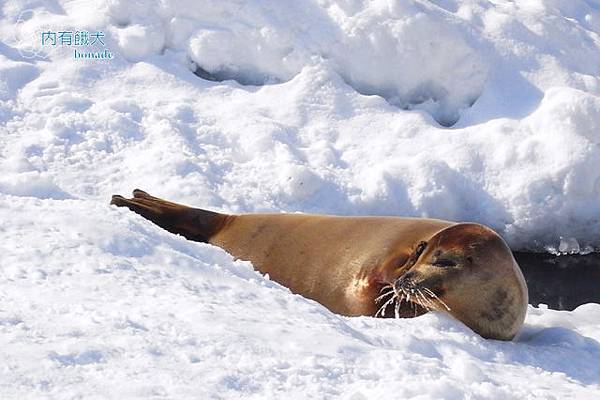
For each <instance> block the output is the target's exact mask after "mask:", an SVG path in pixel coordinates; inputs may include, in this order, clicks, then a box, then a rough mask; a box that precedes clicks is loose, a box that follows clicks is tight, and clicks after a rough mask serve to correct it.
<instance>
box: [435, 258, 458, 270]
mask: <svg viewBox="0 0 600 400" xmlns="http://www.w3.org/2000/svg"><path fill="white" fill-rule="evenodd" d="M433 265H435V266H436V267H442V268H443V267H456V263H455V262H454V261H452V260H448V259H445V258H438V259H437V260H435V261H434V263H433Z"/></svg>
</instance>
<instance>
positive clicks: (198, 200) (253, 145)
mask: <svg viewBox="0 0 600 400" xmlns="http://www.w3.org/2000/svg"><path fill="white" fill-rule="evenodd" d="M28 4H29V3H19V2H15V1H10V2H7V3H6V5H5V6H4V8H3V14H2V15H3V17H2V19H1V20H0V31H1V32H2V34H3V37H6V38H7V39H6V42H5V43H6V44H2V45H0V121H2V124H0V133H2V134H1V135H0V164H1V165H2V168H3V176H2V177H1V178H0V193H5V194H14V195H19V196H25V195H28V196H34V197H38V198H85V199H96V200H101V201H105V199H106V198H108V196H110V194H112V193H114V192H118V191H124V190H130V189H131V188H134V187H142V188H144V189H147V190H149V191H151V192H153V193H155V194H157V195H159V196H163V197H168V198H171V199H173V200H175V201H180V202H186V203H190V204H193V205H197V206H203V207H216V208H221V209H224V210H227V211H231V212H249V211H292V212H295V211H303V212H317V213H337V214H388V215H404V216H422V217H436V218H444V219H451V220H457V221H458V220H461V221H474V222H480V223H483V224H486V225H489V226H491V227H492V228H493V229H495V230H497V231H498V232H499V233H500V234H501V235H502V236H503V237H504V238H505V239H506V240H507V241H508V242H509V244H510V245H511V246H512V247H513V248H514V249H534V250H544V249H557V248H559V247H560V246H561V245H560V243H561V241H568V242H569V243H571V242H577V243H578V246H579V249H580V250H581V251H592V250H598V249H600V240H599V239H598V238H600V219H599V218H598V215H600V203H599V202H598V201H597V200H598V198H599V196H600V149H599V147H598V142H599V139H598V138H599V135H598V126H599V121H600V111H599V104H600V81H599V79H600V78H599V77H600V34H599V33H600V23H599V22H598V21H600V11H599V10H598V7H595V6H594V3H592V2H589V1H583V0H574V1H572V2H556V1H549V0H535V1H529V2H526V3H522V2H520V3H515V2H504V1H502V2H488V1H483V0H481V1H479V0H477V1H470V2H456V1H435V2H432V1H417V0H412V1H405V2H390V1H373V2H355V1H327V0H320V1H317V2H309V3H302V4H300V3H298V4H296V3H293V2H269V1H247V2H234V1H221V2H208V3H206V2H204V3H202V4H200V3H197V2H194V1H191V0H189V1H188V0H178V1H175V0H161V1H158V0H155V1H154V0H148V1H135V2H131V1H124V0H113V1H110V2H106V3H97V2H91V1H83V2H61V1H59V2H56V3H52V4H50V3H48V4H46V5H44V4H41V3H38V2H33V3H31V4H29V5H28ZM23 16H27V18H26V19H24V17H23ZM67 28H69V29H80V30H83V29H87V30H89V31H97V30H101V31H103V32H105V34H106V37H105V38H104V40H105V42H106V46H105V47H104V48H106V49H109V50H110V51H111V52H113V53H114V55H115V57H114V58H113V59H111V60H104V61H99V60H95V61H93V60H76V59H73V56H72V48H69V47H68V46H62V47H61V46H57V47H53V48H47V47H46V48H35V47H32V46H34V45H35V44H36V43H38V42H39V37H36V40H37V41H35V40H34V41H33V42H32V41H31V40H30V39H31V37H29V40H26V39H28V37H26V34H29V35H31V34H34V33H35V32H39V31H40V30H42V29H55V30H62V29H67ZM15 32H17V33H18V35H17V36H18V37H15ZM24 35H25V37H24ZM38 47H39V46H38ZM99 48H100V49H102V48H103V47H102V46H101V47H99ZM32 53H35V54H34V55H33V56H32ZM36 57H37V58H36ZM194 72H195V73H196V75H194ZM199 76H200V77H201V78H199ZM202 78H205V79H202ZM231 79H233V80H231ZM440 124H442V125H443V126H440ZM447 125H452V128H451V129H448V128H445V127H444V126H447ZM24 165H27V168H26V169H22V168H24V167H23V166H24ZM571 247H573V246H571ZM571 247H570V248H571Z"/></svg>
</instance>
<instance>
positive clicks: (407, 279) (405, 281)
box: [394, 271, 415, 291]
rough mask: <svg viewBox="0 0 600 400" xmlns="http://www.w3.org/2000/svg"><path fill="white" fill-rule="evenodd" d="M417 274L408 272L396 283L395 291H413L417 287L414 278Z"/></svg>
mask: <svg viewBox="0 0 600 400" xmlns="http://www.w3.org/2000/svg"><path fill="white" fill-rule="evenodd" d="M414 277H415V273H414V272H412V271H408V272H407V273H405V274H404V275H402V276H401V277H400V278H398V279H396V281H395V282H394V289H396V290H397V291H400V290H408V289H412V288H413V287H414V286H415V282H414V280H413V278H414Z"/></svg>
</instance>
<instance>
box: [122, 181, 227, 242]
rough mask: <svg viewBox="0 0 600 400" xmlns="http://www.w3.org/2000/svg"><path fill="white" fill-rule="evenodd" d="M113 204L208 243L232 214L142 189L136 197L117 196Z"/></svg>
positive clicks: (137, 191)
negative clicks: (203, 208)
mask: <svg viewBox="0 0 600 400" xmlns="http://www.w3.org/2000/svg"><path fill="white" fill-rule="evenodd" d="M110 204H113V205H115V206H117V207H127V208H129V209H130V210H131V211H133V212H135V213H137V214H139V215H141V216H142V217H144V218H146V219H148V220H150V221H152V222H154V223H155V224H156V225H158V226H160V227H161V228H163V229H166V230H167V231H169V232H171V233H177V234H180V235H182V236H184V237H185V238H186V239H189V240H194V241H197V242H208V241H209V240H210V238H211V236H212V235H214V234H215V233H217V232H218V231H219V230H220V229H221V227H222V226H223V225H224V224H225V223H226V221H227V218H228V215H226V214H219V213H216V212H212V211H208V210H202V209H200V208H192V207H187V206H184V205H182V204H177V203H172V202H170V201H166V200H163V199H159V198H158V197H154V196H151V195H149V194H148V193H146V192H144V191H143V190H140V189H135V190H134V191H133V198H132V199H126V198H124V197H123V196H120V195H114V196H113V197H112V200H111V201H110Z"/></svg>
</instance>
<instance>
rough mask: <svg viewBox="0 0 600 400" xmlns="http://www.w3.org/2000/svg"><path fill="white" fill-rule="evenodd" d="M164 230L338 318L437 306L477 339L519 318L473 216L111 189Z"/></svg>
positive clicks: (496, 245) (494, 335) (521, 287)
mask: <svg viewBox="0 0 600 400" xmlns="http://www.w3.org/2000/svg"><path fill="white" fill-rule="evenodd" d="M111 204H113V205H116V206H119V207H128V208H129V209H130V210H132V211H134V212H136V213H138V214H140V215H141V216H142V217H144V218H146V219H149V220H150V221H152V222H154V223H155V224H157V225H159V226H160V227H162V228H164V229H166V230H167V231H169V232H172V233H176V234H180V235H183V236H184V237H186V238H187V239H190V240H194V241H200V242H207V243H211V244H213V245H216V246H219V247H221V248H223V249H224V250H226V251H227V252H229V253H230V254H231V255H233V256H234V257H235V258H238V259H243V260H248V261H251V262H252V264H253V265H254V267H255V268H256V269H257V270H258V271H260V272H261V273H263V274H265V273H268V274H269V275H270V277H271V279H273V280H274V281H276V282H278V283H280V284H282V285H284V286H287V287H288V288H289V289H290V290H291V291H292V292H294V293H299V294H301V295H303V296H305V297H308V298H310V299H313V300H316V301H318V302H319V303H321V304H323V305H324V306H325V307H327V308H328V309H330V310H331V311H333V312H335V313H338V314H342V315H346V316H359V315H367V316H375V317H396V318H398V317H402V318H405V317H414V316H418V315H421V314H424V313H426V312H428V311H432V310H435V311H440V312H444V313H448V314H450V315H452V316H453V317H454V318H456V319H458V320H460V321H462V322H463V323H464V324H465V325H467V326H468V327H470V328H471V329H472V330H473V331H475V332H476V333H478V334H479V335H481V336H482V337H484V338H491V339H500V340H511V339H512V338H513V337H514V336H515V334H516V333H517V332H518V330H519V329H520V327H521V326H522V324H523V321H524V319H525V313H526V309H527V302H528V294H527V286H526V284H525V280H524V278H523V274H522V272H521V270H520V268H519V266H518V265H517V263H516V261H515V259H514V258H513V255H512V253H511V251H510V249H509V248H508V246H507V245H506V243H505V242H504V240H502V238H501V237H500V236H499V235H498V234H497V233H496V232H494V231H493V230H491V229H490V228H487V227H485V226H483V225H480V224H475V223H456V222H450V221H443V220H437V219H427V218H403V217H375V216H364V217H346V216H332V215H305V214H242V215H228V214H221V213H216V212H212V211H208V210H204V209H199V208H192V207H187V206H184V205H181V204H177V203H173V202H170V201H166V200H162V199H159V198H157V197H153V196H151V195H149V194H148V193H146V192H144V191H141V190H139V189H136V190H134V192H133V198H131V199H126V198H124V197H122V196H119V195H115V196H113V197H112V200H111Z"/></svg>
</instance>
